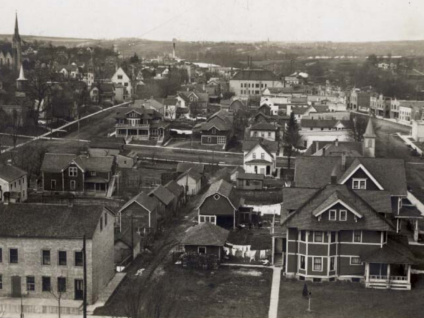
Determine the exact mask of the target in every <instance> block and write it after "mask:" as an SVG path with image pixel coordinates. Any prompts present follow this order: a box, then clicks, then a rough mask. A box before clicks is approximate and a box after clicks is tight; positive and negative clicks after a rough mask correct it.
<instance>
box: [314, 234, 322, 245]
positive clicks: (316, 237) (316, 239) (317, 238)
mask: <svg viewBox="0 0 424 318" xmlns="http://www.w3.org/2000/svg"><path fill="white" fill-rule="evenodd" d="M314 242H317V243H321V242H322V232H314Z"/></svg>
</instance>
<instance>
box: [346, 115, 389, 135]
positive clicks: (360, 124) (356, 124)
mask: <svg viewBox="0 0 424 318" xmlns="http://www.w3.org/2000/svg"><path fill="white" fill-rule="evenodd" d="M369 120H372V119H371V118H368V117H363V116H351V117H350V120H349V124H348V127H347V129H348V132H349V136H350V137H351V138H352V139H353V140H354V141H362V140H363V139H364V134H365V131H366V130H367V125H368V121H369ZM380 128H381V127H380V126H376V125H374V132H376V133H377V132H378V131H379V130H380Z"/></svg>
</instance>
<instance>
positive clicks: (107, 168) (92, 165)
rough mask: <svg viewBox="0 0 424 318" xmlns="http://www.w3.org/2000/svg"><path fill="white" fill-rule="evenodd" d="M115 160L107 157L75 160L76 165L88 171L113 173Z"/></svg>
mask: <svg viewBox="0 0 424 318" xmlns="http://www.w3.org/2000/svg"><path fill="white" fill-rule="evenodd" d="M114 162H115V158H114V157H112V156H106V157H84V156H79V157H78V158H76V159H75V163H76V164H77V165H78V166H80V167H82V168H83V169H84V170H86V171H95V172H111V171H112V167H113V164H114Z"/></svg>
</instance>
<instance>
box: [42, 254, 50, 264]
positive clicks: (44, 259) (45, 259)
mask: <svg viewBox="0 0 424 318" xmlns="http://www.w3.org/2000/svg"><path fill="white" fill-rule="evenodd" d="M41 254H42V257H41V264H43V265H50V251H49V250H42V252H41Z"/></svg>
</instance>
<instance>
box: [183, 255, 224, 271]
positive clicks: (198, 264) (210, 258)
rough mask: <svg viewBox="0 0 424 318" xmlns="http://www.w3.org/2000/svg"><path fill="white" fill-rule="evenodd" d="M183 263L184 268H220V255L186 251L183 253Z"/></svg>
mask: <svg viewBox="0 0 424 318" xmlns="http://www.w3.org/2000/svg"><path fill="white" fill-rule="evenodd" d="M181 263H182V265H183V267H184V268H190V269H194V268H200V269H218V267H219V260H218V256H216V255H211V254H199V253H194V252H193V253H186V254H183V255H182V261H181Z"/></svg>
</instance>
